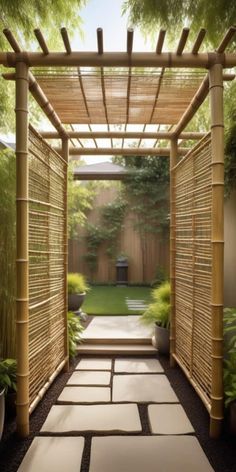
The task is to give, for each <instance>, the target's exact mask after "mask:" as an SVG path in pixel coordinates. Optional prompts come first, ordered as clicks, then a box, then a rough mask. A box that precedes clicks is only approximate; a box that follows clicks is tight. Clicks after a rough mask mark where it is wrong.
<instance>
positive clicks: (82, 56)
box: [0, 51, 236, 69]
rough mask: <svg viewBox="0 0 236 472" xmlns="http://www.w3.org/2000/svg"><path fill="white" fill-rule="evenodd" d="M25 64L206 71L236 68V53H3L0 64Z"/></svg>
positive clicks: (31, 65)
mask: <svg viewBox="0 0 236 472" xmlns="http://www.w3.org/2000/svg"><path fill="white" fill-rule="evenodd" d="M21 61H24V62H26V63H27V64H29V66H30V67H53V66H55V67H61V66H62V67H67V66H68V67H80V66H81V67H129V65H130V62H131V64H132V67H169V68H173V67H174V68H175V67H177V68H189V69H192V68H200V69H202V68H205V69H208V68H209V67H211V66H212V65H213V64H215V63H217V62H218V63H222V64H223V67H225V68H231V67H234V66H236V54H235V53H227V54H220V53H218V52H212V53H199V54H193V53H191V52H190V53H189V52H186V53H183V54H181V55H180V56H179V55H177V54H176V53H171V52H163V53H161V54H156V52H154V53H153V52H133V53H132V54H131V57H129V56H128V55H127V53H126V52H105V53H102V54H98V53H96V52H85V51H80V52H72V53H71V54H68V55H65V53H64V52H50V53H49V54H48V55H42V53H40V52H18V53H15V52H1V53H0V64H2V65H3V66H6V67H15V65H16V63H17V62H21Z"/></svg>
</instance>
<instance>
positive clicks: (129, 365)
mask: <svg viewBox="0 0 236 472" xmlns="http://www.w3.org/2000/svg"><path fill="white" fill-rule="evenodd" d="M86 369H88V370H86ZM143 404H145V405H148V406H147V417H148V424H149V431H148V433H147V430H146V429H145V432H144V428H143V424H142V418H141V416H140V408H141V407H142V405H143ZM87 434H89V437H91V436H92V440H91V453H90V462H89V464H87V465H86V464H85V465H83V464H84V460H85V452H84V451H85V443H86V440H87V439H86V438H87ZM81 467H82V469H81ZM80 470H83V471H85V470H86V471H88V472H132V471H135V472H144V471H145V472H159V471H160V472H179V471H181V472H190V471H191V472H214V471H213V468H212V467H211V465H210V463H209V462H208V459H207V458H206V456H205V454H204V452H203V450H202V448H201V446H200V444H199V442H198V440H197V438H196V436H195V433H194V429H193V427H192V425H191V423H190V421H189V419H188V417H187V415H186V413H185V411H184V409H183V408H182V406H181V405H180V403H179V400H178V397H177V396H176V394H175V392H174V390H173V388H172V386H171V384H170V382H169V380H168V379H167V377H166V376H165V374H164V372H163V369H162V366H161V364H160V362H159V360H158V359H157V358H156V357H154V356H153V357H152V358H151V357H148V358H145V357H144V358H141V357H136V358H133V357H125V358H123V357H122V358H120V357H118V358H97V357H95V358H83V359H81V360H80V361H79V362H78V364H77V366H76V369H75V371H74V373H72V375H71V377H70V379H69V381H68V382H67V385H66V386H65V387H64V389H63V390H62V393H61V395H60V396H59V398H58V401H57V402H56V405H54V406H53V407H52V408H51V410H50V412H49V414H48V417H47V419H46V421H45V423H44V424H43V426H42V428H41V431H40V433H39V436H38V437H36V438H35V439H34V440H33V442H32V444H31V446H30V448H29V450H28V452H27V454H26V456H25V457H24V459H23V462H22V463H21V465H20V468H19V469H18V472H65V471H67V472H79V471H80Z"/></svg>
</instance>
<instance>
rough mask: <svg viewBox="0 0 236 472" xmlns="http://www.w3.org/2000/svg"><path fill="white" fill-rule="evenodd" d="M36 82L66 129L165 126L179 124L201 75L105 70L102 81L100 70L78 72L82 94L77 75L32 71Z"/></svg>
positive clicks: (74, 71) (151, 70)
mask: <svg viewBox="0 0 236 472" xmlns="http://www.w3.org/2000/svg"><path fill="white" fill-rule="evenodd" d="M162 75H163V76H162ZM35 76H36V79H37V81H38V83H39V85H40V87H41V88H42V90H43V91H44V93H45V95H46V96H47V97H48V100H49V101H50V103H51V104H52V106H53V108H54V110H55V111H56V113H57V114H58V116H59V117H60V119H61V121H62V123H64V124H71V123H73V124H107V123H108V124H124V123H127V124H168V125H169V124H177V123H178V121H179V120H180V118H181V116H182V115H183V113H184V111H185V110H186V108H187V107H188V106H189V104H190V102H191V100H192V99H193V97H194V95H195V94H196V92H197V90H198V88H199V85H200V84H201V82H202V79H203V77H204V73H203V72H195V71H192V72H191V71H187V72H185V71H183V72H182V73H181V74H180V73H179V72H175V71H174V72H173V71H170V70H168V69H166V70H165V71H164V74H163V72H162V69H150V68H149V69H145V70H138V69H133V70H132V76H131V74H130V71H129V69H128V68H122V69H117V68H115V69H109V70H107V68H104V69H103V80H102V81H101V71H100V69H92V70H91V69H90V70H89V69H84V70H83V69H80V76H81V77H82V81H83V90H82V89H81V81H80V80H79V76H78V73H77V71H76V70H75V69H69V70H68V69H67V70H66V69H63V70H58V72H55V70H53V69H51V70H49V69H48V70H46V71H42V70H41V71H40V70H35ZM160 77H161V82H160ZM129 79H130V87H128V83H129ZM102 84H103V85H102ZM103 86H104V91H105V97H106V107H104V94H103V89H102V87H103ZM158 88H160V89H159V94H158V98H156V95H157V90H158ZM128 89H129V90H128ZM128 95H129V96H128ZM127 101H128V102H129V113H128V116H127Z"/></svg>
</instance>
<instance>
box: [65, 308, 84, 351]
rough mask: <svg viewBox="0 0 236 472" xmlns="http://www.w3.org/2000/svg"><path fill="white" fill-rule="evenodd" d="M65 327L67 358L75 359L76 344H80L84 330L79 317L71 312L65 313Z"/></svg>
mask: <svg viewBox="0 0 236 472" xmlns="http://www.w3.org/2000/svg"><path fill="white" fill-rule="evenodd" d="M67 325H68V343H69V356H70V357H75V355H76V347H77V344H79V343H80V342H81V334H82V332H83V330H84V328H83V326H82V324H81V321H80V318H79V316H77V315H75V314H74V313H73V312H72V311H69V312H68V313H67Z"/></svg>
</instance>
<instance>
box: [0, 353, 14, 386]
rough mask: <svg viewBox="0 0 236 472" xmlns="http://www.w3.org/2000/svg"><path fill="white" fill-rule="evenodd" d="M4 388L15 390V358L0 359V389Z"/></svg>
mask: <svg viewBox="0 0 236 472" xmlns="http://www.w3.org/2000/svg"><path fill="white" fill-rule="evenodd" d="M2 389H5V394H7V392H8V390H9V389H10V390H13V391H14V392H16V360H15V359H4V360H2V361H0V390H2Z"/></svg>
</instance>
